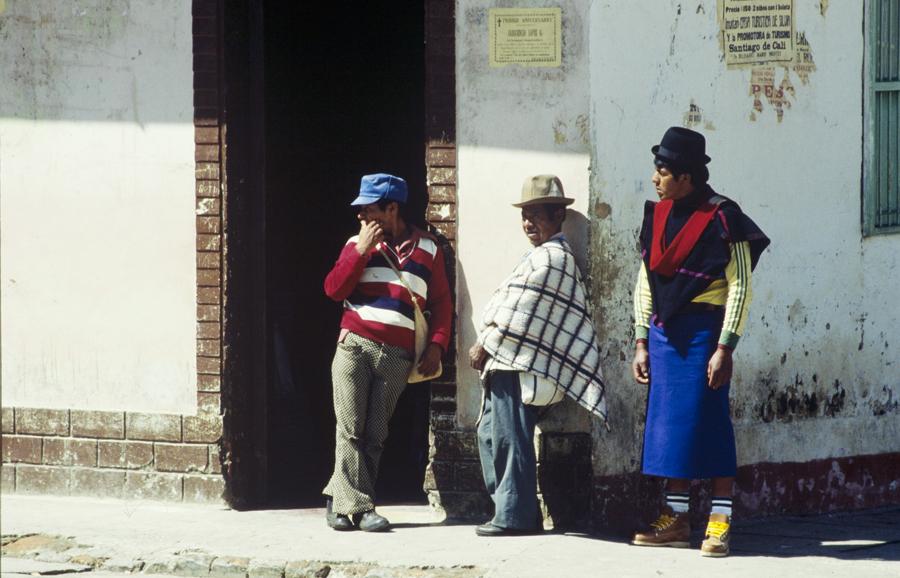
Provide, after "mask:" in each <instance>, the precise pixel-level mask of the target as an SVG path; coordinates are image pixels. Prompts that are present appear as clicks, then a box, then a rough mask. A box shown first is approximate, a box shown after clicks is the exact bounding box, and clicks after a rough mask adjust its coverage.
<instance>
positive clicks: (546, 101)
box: [456, 0, 590, 430]
mask: <svg viewBox="0 0 900 578" xmlns="http://www.w3.org/2000/svg"><path fill="white" fill-rule="evenodd" d="M510 6H514V7H517V8H523V7H535V8H545V7H547V4H546V3H544V2H533V1H529V2H515V3H511V2H489V1H485V0H459V1H458V2H457V10H456V14H457V20H456V22H457V34H456V50H457V68H456V74H457V79H456V86H457V89H456V90H457V143H458V166H459V168H458V190H457V195H458V196H457V198H458V239H459V241H458V250H457V257H458V287H457V295H458V307H459V308H458V315H459V317H458V328H459V332H458V335H459V354H458V367H459V370H458V371H459V374H458V375H459V377H458V382H459V392H458V398H457V403H458V414H459V418H460V423H461V425H462V426H463V427H468V428H471V427H474V423H475V420H476V418H477V417H478V415H477V414H478V410H479V407H480V399H481V386H480V384H479V382H478V376H477V374H476V372H475V371H474V370H471V369H469V365H468V357H467V352H468V349H469V347H470V346H471V344H472V343H474V341H475V339H476V337H477V334H476V327H477V326H478V319H479V318H480V315H481V311H482V310H483V308H484V305H485V304H486V303H487V301H488V299H489V298H490V296H491V294H492V293H493V291H494V289H495V288H496V287H497V285H498V284H499V283H500V282H501V281H502V280H503V279H504V278H505V277H506V276H507V275H508V274H509V273H510V272H511V271H512V269H513V267H515V265H516V264H517V263H518V262H519V260H520V259H521V257H522V256H523V255H524V254H525V253H526V252H527V251H528V250H529V249H530V247H531V245H530V244H529V243H528V239H527V238H526V237H525V235H524V234H523V232H522V229H521V220H520V216H519V213H520V209H517V208H515V207H512V206H511V204H512V203H514V202H518V201H519V199H520V194H521V187H522V182H523V181H524V180H525V178H526V177H528V176H531V175H535V174H545V173H552V174H556V175H557V176H559V177H560V179H561V180H562V183H563V187H564V189H565V191H566V194H567V196H570V197H574V198H575V199H576V202H575V203H574V204H573V205H571V207H570V208H571V210H570V211H569V213H568V216H567V219H566V223H565V227H564V232H565V233H566V235H567V236H568V237H569V240H570V241H571V242H572V244H573V248H575V250H576V252H577V253H578V254H579V258H580V259H581V261H582V263H586V261H585V257H586V249H587V242H588V239H587V234H588V223H587V220H586V217H585V215H586V213H587V205H588V198H589V193H588V186H589V164H590V147H589V136H590V132H589V125H588V121H589V95H588V66H587V58H588V37H587V28H586V26H587V16H588V12H587V7H588V6H587V3H584V2H579V1H577V0H570V1H563V2H556V3H554V4H553V6H560V7H561V8H562V28H563V29H562V37H563V46H562V66H561V67H559V68H522V67H518V66H510V67H506V68H490V67H489V64H488V8H492V7H510ZM573 406H574V404H572V405H569V404H565V405H564V406H563V407H559V408H557V414H558V415H557V416H556V419H551V420H550V421H549V422H547V424H545V427H546V426H548V425H549V427H553V428H554V429H582V430H586V429H587V428H589V424H588V422H587V420H588V417H587V415H586V412H584V411H582V410H580V409H578V408H576V407H573ZM551 422H552V423H551Z"/></svg>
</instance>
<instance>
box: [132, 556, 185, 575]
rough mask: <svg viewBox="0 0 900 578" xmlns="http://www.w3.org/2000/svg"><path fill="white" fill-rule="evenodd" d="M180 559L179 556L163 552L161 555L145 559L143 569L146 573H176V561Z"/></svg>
mask: <svg viewBox="0 0 900 578" xmlns="http://www.w3.org/2000/svg"><path fill="white" fill-rule="evenodd" d="M177 561H178V558H177V556H173V555H171V554H161V555H159V556H151V557H150V558H148V559H147V560H145V561H144V567H143V569H142V570H141V572H142V573H144V574H170V575H171V574H174V573H175V563H176V562H177Z"/></svg>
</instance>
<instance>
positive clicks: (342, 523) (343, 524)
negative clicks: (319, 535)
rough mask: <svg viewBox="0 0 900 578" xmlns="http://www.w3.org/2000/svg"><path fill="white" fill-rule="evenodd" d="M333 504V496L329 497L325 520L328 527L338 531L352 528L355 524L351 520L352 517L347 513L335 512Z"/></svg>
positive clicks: (326, 503)
mask: <svg viewBox="0 0 900 578" xmlns="http://www.w3.org/2000/svg"><path fill="white" fill-rule="evenodd" d="M331 505H332V502H331V498H328V499H327V500H326V501H325V521H326V522H327V523H328V527H329V528H333V529H335V530H337V531H338V532H346V531H347V530H352V529H353V528H354V526H353V522H351V521H350V517H349V516H347V515H345V514H336V513H334V511H333V510H332V506H331Z"/></svg>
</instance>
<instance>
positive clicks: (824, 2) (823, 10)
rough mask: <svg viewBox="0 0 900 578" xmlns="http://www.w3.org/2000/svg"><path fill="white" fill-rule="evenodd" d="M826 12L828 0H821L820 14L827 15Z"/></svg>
mask: <svg viewBox="0 0 900 578" xmlns="http://www.w3.org/2000/svg"><path fill="white" fill-rule="evenodd" d="M826 12H828V0H819V14H821V15H822V16H825V13H826Z"/></svg>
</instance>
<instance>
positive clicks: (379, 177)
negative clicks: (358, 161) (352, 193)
mask: <svg viewBox="0 0 900 578" xmlns="http://www.w3.org/2000/svg"><path fill="white" fill-rule="evenodd" d="M406 197H407V190H406V181H404V180H403V179H401V178H400V177H395V176H394V175H389V174H386V173H375V174H374V175H364V176H363V178H362V180H360V182H359V196H358V197H356V199H355V200H354V201H353V202H352V203H350V205H351V206H353V205H371V204H372V203H377V202H378V201H381V200H386V201H397V202H398V203H405V202H406Z"/></svg>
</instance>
